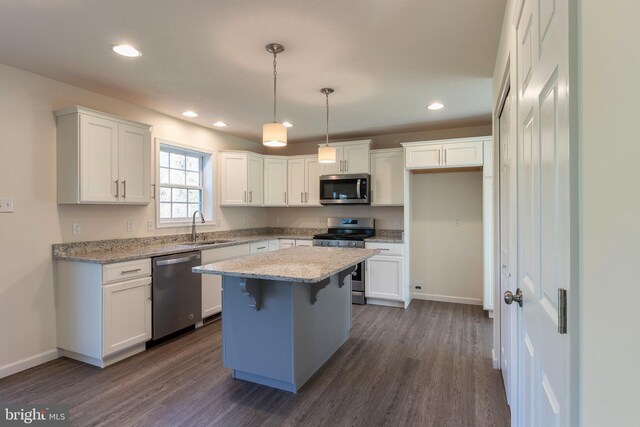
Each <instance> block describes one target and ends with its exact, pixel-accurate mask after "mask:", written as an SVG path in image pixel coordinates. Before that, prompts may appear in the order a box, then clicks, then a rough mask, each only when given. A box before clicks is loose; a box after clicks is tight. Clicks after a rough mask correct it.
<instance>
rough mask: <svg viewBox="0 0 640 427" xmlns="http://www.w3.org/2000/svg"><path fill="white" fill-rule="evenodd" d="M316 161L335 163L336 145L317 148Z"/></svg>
mask: <svg viewBox="0 0 640 427" xmlns="http://www.w3.org/2000/svg"><path fill="white" fill-rule="evenodd" d="M318 162H320V163H335V162H336V147H330V146H326V145H325V146H324V147H320V148H318Z"/></svg>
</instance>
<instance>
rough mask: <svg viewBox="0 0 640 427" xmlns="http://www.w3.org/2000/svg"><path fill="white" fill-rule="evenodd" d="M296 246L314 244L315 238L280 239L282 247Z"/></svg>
mask: <svg viewBox="0 0 640 427" xmlns="http://www.w3.org/2000/svg"><path fill="white" fill-rule="evenodd" d="M294 246H313V240H306V239H299V240H296V239H280V249H286V248H292V247H294Z"/></svg>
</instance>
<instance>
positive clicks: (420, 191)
mask: <svg viewBox="0 0 640 427" xmlns="http://www.w3.org/2000/svg"><path fill="white" fill-rule="evenodd" d="M482 183H483V177H482V172H447V173H424V174H412V175H411V193H412V194H411V200H412V201H411V216H412V220H411V292H412V294H413V295H415V296H418V297H419V296H420V295H424V296H428V297H430V298H433V297H449V298H453V299H452V300H453V301H457V302H466V303H475V304H482V292H483V256H482V253H483V252H482V251H483V240H482V232H483V228H482ZM456 219H458V220H459V225H458V226H456V223H455V220H456ZM417 282H420V283H421V285H422V289H421V290H416V289H415V287H414V284H416V283H417Z"/></svg>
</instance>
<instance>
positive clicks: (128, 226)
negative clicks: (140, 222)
mask: <svg viewBox="0 0 640 427" xmlns="http://www.w3.org/2000/svg"><path fill="white" fill-rule="evenodd" d="M133 228H134V227H133V221H127V231H129V232H131V231H133Z"/></svg>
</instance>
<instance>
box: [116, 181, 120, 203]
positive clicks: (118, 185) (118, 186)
mask: <svg viewBox="0 0 640 427" xmlns="http://www.w3.org/2000/svg"><path fill="white" fill-rule="evenodd" d="M115 183H116V199H119V198H120V181H119V180H117V179H116V180H115Z"/></svg>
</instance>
